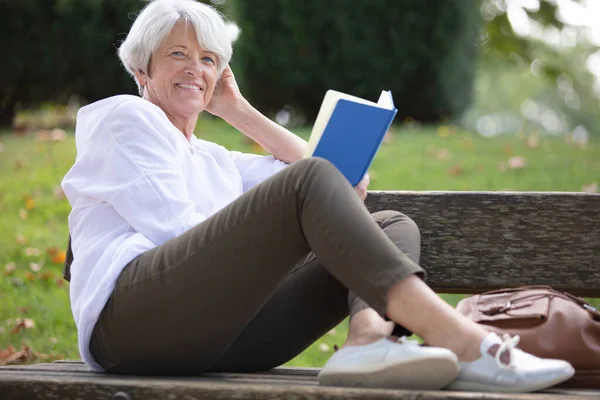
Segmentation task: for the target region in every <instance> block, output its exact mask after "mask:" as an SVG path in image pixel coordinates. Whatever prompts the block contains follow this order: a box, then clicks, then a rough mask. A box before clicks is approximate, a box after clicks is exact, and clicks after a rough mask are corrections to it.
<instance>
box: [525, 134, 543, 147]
mask: <svg viewBox="0 0 600 400" xmlns="http://www.w3.org/2000/svg"><path fill="white" fill-rule="evenodd" d="M525 143H526V144H527V147H529V148H531V149H535V148H537V147H539V146H540V138H539V136H535V135H534V136H529V137H528V138H527V141H526V142H525Z"/></svg>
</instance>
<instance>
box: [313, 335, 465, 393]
mask: <svg viewBox="0 0 600 400" xmlns="http://www.w3.org/2000/svg"><path fill="white" fill-rule="evenodd" d="M457 374H458V358H457V357H456V354H454V353H453V352H452V351H450V350H448V349H443V348H439V347H425V346H420V345H419V343H418V342H417V341H416V340H407V339H406V338H404V337H403V338H400V339H399V340H398V341H397V342H393V341H391V340H390V339H387V338H384V339H381V340H378V341H376V342H373V343H370V344H367V345H364V346H349V347H344V348H342V349H340V350H338V351H337V352H336V353H335V354H334V355H333V356H332V357H331V358H330V359H329V360H328V361H327V363H326V364H325V366H324V367H323V368H322V369H321V372H320V373H319V376H318V380H319V383H320V384H322V385H331V386H358V387H372V388H388V389H420V390H439V389H441V388H443V387H444V386H446V385H447V384H448V383H450V382H452V381H453V380H454V379H455V378H456V376H457Z"/></svg>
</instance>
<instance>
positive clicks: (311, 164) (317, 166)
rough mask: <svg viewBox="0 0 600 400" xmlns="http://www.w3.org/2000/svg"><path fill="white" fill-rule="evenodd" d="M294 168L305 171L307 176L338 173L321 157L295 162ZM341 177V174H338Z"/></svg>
mask: <svg viewBox="0 0 600 400" xmlns="http://www.w3.org/2000/svg"><path fill="white" fill-rule="evenodd" d="M293 165H294V166H295V167H296V168H299V169H302V170H305V171H306V172H307V173H308V174H313V175H322V174H330V173H332V172H333V173H335V172H338V173H339V171H338V169H337V168H336V167H335V166H334V165H333V164H332V163H331V162H330V161H329V160H326V159H324V158H321V157H309V158H304V159H302V160H299V161H296V162H295V163H294V164H293ZM339 174H340V175H341V173H339Z"/></svg>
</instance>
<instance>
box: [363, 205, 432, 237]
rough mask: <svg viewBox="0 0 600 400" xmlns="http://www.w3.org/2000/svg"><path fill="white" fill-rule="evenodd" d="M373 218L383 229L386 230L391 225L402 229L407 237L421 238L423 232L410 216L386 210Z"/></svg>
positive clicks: (374, 214) (376, 213) (375, 214)
mask: <svg viewBox="0 0 600 400" xmlns="http://www.w3.org/2000/svg"><path fill="white" fill-rule="evenodd" d="M373 218H374V219H375V221H376V222H377V223H378V224H379V225H380V226H381V227H382V228H385V227H387V226H390V225H394V226H396V227H401V228H402V230H403V231H404V232H406V234H407V235H410V236H414V237H420V236H421V232H420V230H419V226H418V225H417V223H416V222H415V221H414V220H413V219H412V218H410V217H409V216H408V215H406V214H403V213H401V212H399V211H394V210H384V211H378V212H375V213H373Z"/></svg>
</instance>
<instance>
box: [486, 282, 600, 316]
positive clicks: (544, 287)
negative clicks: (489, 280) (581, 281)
mask: <svg viewBox="0 0 600 400" xmlns="http://www.w3.org/2000/svg"><path fill="white" fill-rule="evenodd" d="M536 289H537V290H547V291H549V292H551V295H552V296H554V297H559V298H562V299H564V300H570V301H573V302H575V303H576V304H578V305H579V306H581V307H582V308H583V309H585V310H586V311H587V312H589V313H590V314H591V315H592V318H593V319H594V320H595V321H599V322H600V310H597V309H596V308H595V307H593V306H592V305H591V304H589V303H588V302H587V301H585V300H584V299H583V298H582V297H578V296H575V295H572V294H571V293H567V292H559V291H557V290H555V289H553V288H552V287H551V286H547V285H528V286H519V287H516V288H506V289H497V290H492V291H489V292H485V293H482V294H480V295H479V296H480V297H481V296H486V295H492V294H500V293H517V292H524V291H527V290H536ZM528 298H529V296H526V297H523V298H519V299H515V300H514V301H519V300H526V299H528ZM505 308H506V307H505ZM508 308H510V307H508ZM508 308H506V309H505V310H503V311H506V310H507V309H508Z"/></svg>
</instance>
